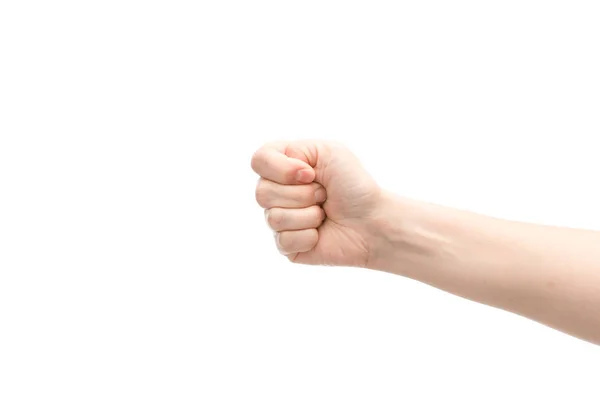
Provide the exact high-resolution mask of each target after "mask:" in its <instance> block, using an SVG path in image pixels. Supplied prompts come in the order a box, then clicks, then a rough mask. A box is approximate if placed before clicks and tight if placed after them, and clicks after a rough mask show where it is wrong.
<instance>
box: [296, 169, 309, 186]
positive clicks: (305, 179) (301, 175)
mask: <svg viewBox="0 0 600 400" xmlns="http://www.w3.org/2000/svg"><path fill="white" fill-rule="evenodd" d="M296 180H297V181H298V182H301V183H310V182H312V180H313V172H312V171H311V170H309V169H301V170H300V171H298V172H296Z"/></svg>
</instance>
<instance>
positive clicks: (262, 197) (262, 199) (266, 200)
mask: <svg viewBox="0 0 600 400" xmlns="http://www.w3.org/2000/svg"><path fill="white" fill-rule="evenodd" d="M270 197H271V196H270V195H269V192H268V190H267V188H266V187H265V186H264V185H262V184H260V183H259V184H258V186H257V187H256V191H255V198H256V202H257V203H258V205H259V206H261V207H262V208H269V205H270V201H271V199H270Z"/></svg>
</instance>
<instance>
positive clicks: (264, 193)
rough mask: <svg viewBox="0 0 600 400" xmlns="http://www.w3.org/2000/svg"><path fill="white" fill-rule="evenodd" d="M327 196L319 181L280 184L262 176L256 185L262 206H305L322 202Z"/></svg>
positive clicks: (257, 198)
mask: <svg viewBox="0 0 600 400" xmlns="http://www.w3.org/2000/svg"><path fill="white" fill-rule="evenodd" d="M326 198H327V192H326V191H325V188H324V187H323V186H321V185H319V184H318V183H315V182H313V183H309V184H306V185H280V184H278V183H275V182H272V181H269V180H267V179H264V178H261V179H260V180H259V181H258V185H257V186H256V201H257V202H258V204H259V205H260V206H261V207H262V208H273V207H280V208H305V207H310V206H313V205H315V204H320V203H322V202H324V201H325V199H326Z"/></svg>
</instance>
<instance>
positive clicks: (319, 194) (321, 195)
mask: <svg viewBox="0 0 600 400" xmlns="http://www.w3.org/2000/svg"><path fill="white" fill-rule="evenodd" d="M326 198H327V192H326V191H325V189H324V188H319V189H317V191H316V192H315V201H316V202H317V203H322V202H324V201H325V199H326Z"/></svg>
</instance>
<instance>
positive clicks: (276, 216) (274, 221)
mask: <svg viewBox="0 0 600 400" xmlns="http://www.w3.org/2000/svg"><path fill="white" fill-rule="evenodd" d="M284 218H285V217H284V212H283V211H282V210H279V209H271V210H269V213H268V214H267V224H269V226H270V227H271V228H272V229H273V230H276V231H277V230H280V229H281V228H282V227H283V220H284Z"/></svg>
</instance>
